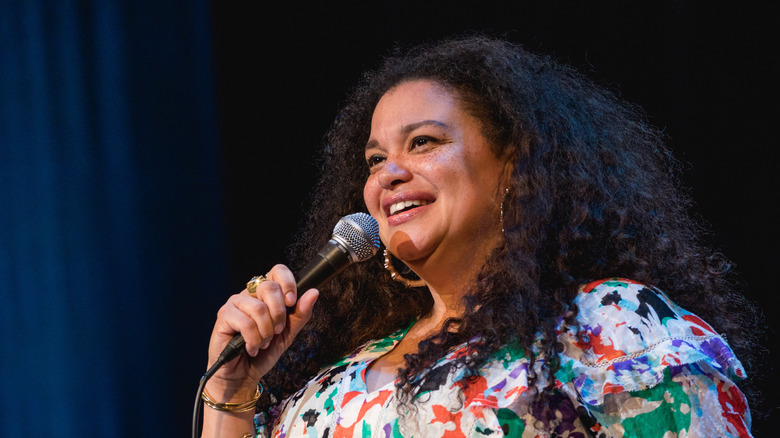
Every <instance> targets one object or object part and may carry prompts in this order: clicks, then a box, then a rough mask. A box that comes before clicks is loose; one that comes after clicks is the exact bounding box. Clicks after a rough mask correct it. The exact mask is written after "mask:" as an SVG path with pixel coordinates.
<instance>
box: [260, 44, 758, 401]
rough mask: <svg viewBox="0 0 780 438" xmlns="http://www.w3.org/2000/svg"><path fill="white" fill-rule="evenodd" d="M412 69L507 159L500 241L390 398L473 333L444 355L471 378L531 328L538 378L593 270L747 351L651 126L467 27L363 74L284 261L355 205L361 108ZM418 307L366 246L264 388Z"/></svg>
mask: <svg viewBox="0 0 780 438" xmlns="http://www.w3.org/2000/svg"><path fill="white" fill-rule="evenodd" d="M416 79H426V80H432V81H435V82H436V83H438V84H440V85H442V86H444V87H446V88H448V89H449V90H452V91H453V92H454V93H455V94H456V95H457V96H458V97H459V98H460V100H461V102H462V103H463V105H464V109H465V110H466V111H468V112H469V113H470V114H472V115H474V116H475V117H476V118H477V119H478V120H479V121H480V123H481V125H482V126H481V128H482V129H483V133H484V134H485V136H486V137H487V139H488V140H489V141H490V143H491V145H492V147H493V148H494V152H495V153H496V155H497V156H499V157H506V159H507V160H510V161H511V162H512V164H513V166H512V169H513V170H512V175H511V188H510V192H509V195H508V197H507V198H506V199H505V200H504V212H505V214H504V215H503V221H504V224H503V225H504V235H505V239H504V243H503V244H502V245H501V246H500V247H499V248H496V249H495V250H494V251H493V254H491V257H489V259H488V260H489V261H488V262H487V263H486V264H485V265H484V266H483V267H482V270H481V272H480V273H479V275H478V278H477V279H475V282H474V284H473V285H471V286H470V288H469V290H468V294H467V295H466V296H465V298H464V304H465V309H466V310H465V313H464V314H463V315H462V316H460V317H459V318H457V319H451V320H449V321H448V322H447V323H446V324H445V325H444V327H443V328H442V329H441V331H440V332H439V333H438V334H436V335H435V336H432V337H431V338H429V339H427V340H425V341H423V342H422V343H420V345H419V351H418V353H417V354H413V355H407V357H406V367H405V368H404V369H402V370H399V377H400V380H399V383H398V391H399V395H400V396H402V400H407V401H408V400H412V399H413V396H414V394H415V393H416V391H417V390H418V389H419V388H420V385H423V384H424V383H425V379H424V378H422V379H415V377H416V376H420V375H421V374H420V373H421V371H423V370H425V368H426V367H427V366H429V365H430V364H431V363H433V362H435V361H436V360H437V359H439V358H441V357H442V356H444V355H445V354H446V352H447V351H448V350H449V349H451V348H452V347H453V346H456V345H460V344H463V343H465V342H468V341H469V340H471V339H474V338H475V337H477V336H479V337H480V338H481V339H484V340H485V342H484V343H472V345H471V346H470V348H471V354H469V355H464V357H463V358H462V359H461V362H459V363H457V364H455V365H454V366H459V367H464V368H465V370H466V371H467V372H468V373H471V374H472V375H475V374H476V373H477V372H478V370H479V368H480V366H481V365H483V364H484V362H485V361H486V360H487V359H488V358H489V357H490V355H491V354H492V353H494V352H496V351H497V350H498V349H500V348H501V347H502V346H505V345H506V344H508V343H510V342H518V343H519V344H520V345H521V346H523V347H524V349H525V350H526V351H531V345H532V344H533V343H534V342H535V341H536V340H537V339H539V337H541V343H540V345H541V349H540V350H539V353H538V355H540V357H547V358H550V360H545V361H544V365H543V366H544V368H543V370H544V372H546V373H548V377H550V376H552V373H554V372H555V370H556V368H557V363H556V361H555V360H554V358H555V357H557V353H558V352H559V351H560V349H561V346H560V344H559V343H558V342H557V341H556V334H555V326H556V324H557V323H559V321H561V319H562V318H564V320H565V321H567V322H568V323H571V324H573V323H574V316H575V315H576V311H577V309H576V307H575V306H573V299H574V298H575V296H576V294H577V291H578V289H579V287H580V286H581V285H583V284H585V283H588V282H590V281H593V280H598V279H602V278H608V277H617V276H619V277H626V278H631V279H633V280H636V281H640V282H643V283H645V284H648V285H653V286H656V287H658V288H660V289H661V290H663V291H665V292H666V293H667V294H668V295H669V296H670V297H671V298H672V299H673V300H674V301H675V302H677V303H678V304H680V305H681V306H683V307H684V308H686V309H688V310H690V311H692V312H694V313H696V314H698V315H699V316H701V317H703V318H705V319H706V320H708V322H710V323H711V325H712V326H714V327H715V328H716V329H717V330H718V331H720V332H721V333H724V334H725V335H727V337H728V340H729V342H730V344H731V346H732V347H733V348H735V350H736V351H737V353H738V354H739V355H740V356H741V357H742V359H743V361H746V360H749V353H750V345H751V342H752V341H751V337H750V334H749V331H748V330H746V328H745V326H744V325H743V324H744V322H743V321H746V319H745V318H739V317H735V315H745V314H751V313H754V310H753V307H752V306H751V304H750V303H749V302H748V301H747V300H746V299H745V298H744V297H743V296H742V295H741V294H739V293H738V292H736V290H735V288H734V286H733V282H732V280H731V279H730V262H729V261H728V260H727V259H726V258H725V257H724V256H723V255H722V254H720V253H719V252H717V251H715V250H712V249H710V248H709V247H708V246H707V245H706V243H705V237H706V235H707V229H706V227H705V226H703V225H702V224H701V223H700V222H699V221H697V220H694V219H693V218H692V216H691V215H690V213H689V211H690V207H691V202H690V199H689V198H688V196H687V194H686V191H685V190H684V189H683V188H682V187H681V184H680V180H679V176H680V166H679V163H678V162H677V161H676V160H675V159H674V158H673V157H672V155H671V152H670V150H669V149H668V147H667V146H666V145H665V139H664V137H663V135H662V134H661V133H660V131H659V130H658V129H656V128H654V127H652V126H651V125H650V124H649V123H648V122H647V117H646V115H645V114H644V113H643V111H642V110H641V109H640V108H638V107H637V106H635V105H631V104H629V103H627V102H625V101H623V100H622V99H621V98H620V96H619V95H618V94H617V93H614V92H613V91H611V90H609V89H608V88H607V87H603V86H600V85H598V84H596V83H595V82H594V81H592V80H590V79H588V78H586V77H585V76H583V75H582V74H580V73H579V72H577V71H576V70H575V69H573V68H571V67H569V66H566V65H564V64H561V63H558V62H556V61H555V60H554V59H553V58H551V57H549V56H545V55H539V54H535V53H532V52H530V51H528V50H526V49H524V48H522V47H520V46H518V45H516V44H513V43H510V42H508V41H505V40H501V39H494V38H491V37H487V36H480V35H477V36H474V35H470V36H464V37H458V38H452V39H448V40H445V41H441V42H430V43H425V44H422V45H419V46H416V47H414V48H411V49H409V50H406V51H402V50H400V49H395V50H394V52H393V53H391V54H390V55H389V56H388V57H386V58H385V59H384V61H383V63H382V64H381V65H380V66H379V67H378V68H377V69H376V70H374V71H372V72H369V73H367V74H365V76H363V77H362V79H361V81H360V83H359V84H358V86H357V87H356V88H355V89H354V90H352V92H351V95H350V97H349V98H348V100H347V102H346V104H345V105H344V107H343V109H342V110H341V111H340V112H339V113H338V116H337V118H336V120H335V122H334V123H333V125H332V127H331V129H330V131H329V133H328V135H327V136H326V138H325V140H326V141H325V142H324V145H323V149H322V155H321V157H320V160H321V161H319V163H318V164H319V167H320V168H321V170H322V173H321V178H320V180H319V183H318V185H317V186H316V188H315V190H314V192H313V197H312V199H311V210H310V214H309V216H308V223H307V224H306V225H305V231H304V233H302V237H301V239H300V241H299V242H298V243H297V244H296V245H294V246H293V248H292V253H291V259H292V260H308V259H309V258H310V257H311V256H312V255H313V254H314V253H315V252H316V251H317V250H318V249H319V246H320V245H321V242H323V241H326V240H327V239H328V238H329V236H330V232H331V230H332V229H333V225H334V224H335V223H336V222H337V221H338V220H339V218H341V217H342V216H344V215H347V214H350V213H353V212H355V211H365V209H366V206H365V205H364V201H363V196H362V190H363V185H364V183H365V180H366V178H367V177H368V167H367V166H366V163H365V159H364V147H365V144H366V142H367V140H368V137H369V131H370V124H371V117H372V114H373V110H374V107H375V106H376V104H377V102H378V101H379V99H380V98H381V97H382V95H383V94H385V93H386V92H387V91H388V90H390V89H392V88H393V87H395V86H397V85H399V84H400V83H403V82H405V81H411V80H416ZM431 306H432V299H431V297H430V294H429V293H428V291H427V290H425V289H424V288H418V289H409V288H406V287H404V286H403V285H402V284H400V283H397V282H393V281H391V280H390V277H389V275H388V273H387V272H386V271H385V270H384V268H383V265H382V260H380V258H379V257H375V258H374V259H372V260H370V261H368V262H365V263H362V264H358V265H356V266H354V267H352V268H350V269H349V270H347V271H346V272H345V273H344V274H343V275H342V276H340V277H339V278H338V279H336V280H334V281H333V282H332V283H330V284H329V285H327V286H325V287H323V288H322V290H321V295H320V299H319V301H318V303H317V306H316V309H315V313H314V316H313V317H312V320H311V322H310V323H309V325H308V327H307V328H306V329H304V331H303V332H302V333H301V334H300V335H299V337H298V338H297V340H296V342H295V344H294V345H293V347H291V348H290V349H289V350H288V351H287V352H286V353H285V355H284V356H283V357H282V359H281V360H280V361H279V363H278V364H277V366H276V368H275V369H274V370H273V371H272V372H271V373H269V374H268V375H267V376H266V377H265V379H264V380H265V387H266V388H268V389H269V393H272V394H274V395H275V396H276V399H277V400H279V399H281V397H285V396H287V395H289V394H291V393H293V392H295V391H296V390H297V389H299V388H300V387H301V386H303V385H304V384H305V383H306V382H307V381H308V379H309V378H310V377H311V376H312V375H314V374H315V373H316V372H317V371H318V369H319V368H320V367H322V366H324V365H327V364H328V363H331V362H333V361H335V360H337V359H338V358H339V357H342V356H343V355H345V354H348V353H349V352H351V351H352V350H354V349H355V348H356V347H358V346H359V345H360V344H362V343H364V342H365V341H367V340H370V339H375V338H379V337H384V336H387V335H388V334H390V333H392V332H394V331H396V330H398V329H399V328H401V327H403V326H405V325H407V324H409V323H410V322H411V321H413V320H415V319H416V318H419V317H420V316H423V315H425V314H426V313H427V312H429V311H430V309H431ZM379 312H381V317H377V316H378V314H379ZM750 317H751V315H749V318H748V320H752V319H750ZM532 360H533V358H532ZM548 381H549V382H552V379H548Z"/></svg>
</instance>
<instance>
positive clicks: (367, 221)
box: [333, 213, 380, 262]
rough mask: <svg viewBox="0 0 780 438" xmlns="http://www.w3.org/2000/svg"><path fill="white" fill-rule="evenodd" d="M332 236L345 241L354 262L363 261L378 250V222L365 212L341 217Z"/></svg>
mask: <svg viewBox="0 0 780 438" xmlns="http://www.w3.org/2000/svg"><path fill="white" fill-rule="evenodd" d="M333 236H334V237H340V238H341V239H342V240H343V241H344V242H346V245H347V249H348V250H349V252H350V254H351V255H352V257H353V259H354V260H353V261H355V262H364V261H366V260H368V259H370V258H371V257H373V256H374V254H376V252H377V251H378V250H379V244H380V243H379V224H377V223H376V219H374V218H373V217H371V215H368V214H366V213H352V214H350V215H347V216H344V217H343V218H341V219H340V220H339V221H338V223H337V224H336V227H335V228H333Z"/></svg>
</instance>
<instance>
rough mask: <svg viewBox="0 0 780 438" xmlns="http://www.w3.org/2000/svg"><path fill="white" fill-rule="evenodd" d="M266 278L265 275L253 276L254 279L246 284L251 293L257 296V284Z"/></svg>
mask: <svg viewBox="0 0 780 438" xmlns="http://www.w3.org/2000/svg"><path fill="white" fill-rule="evenodd" d="M265 280H266V278H265V275H258V276H255V277H252V279H251V280H249V282H248V283H247V284H246V290H248V291H249V295H252V296H255V293H257V285H258V284H260V283H262V282H264V281H265Z"/></svg>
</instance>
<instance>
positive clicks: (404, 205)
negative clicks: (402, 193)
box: [390, 200, 430, 216]
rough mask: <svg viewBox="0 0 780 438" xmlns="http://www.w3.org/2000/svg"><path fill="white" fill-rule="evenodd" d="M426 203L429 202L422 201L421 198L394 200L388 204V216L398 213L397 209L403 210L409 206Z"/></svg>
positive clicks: (418, 205)
mask: <svg viewBox="0 0 780 438" xmlns="http://www.w3.org/2000/svg"><path fill="white" fill-rule="evenodd" d="M428 204H430V202H429V201H422V200H416V201H401V202H396V203H395V204H393V205H391V206H390V216H392V215H394V214H396V213H398V212H399V211H402V210H405V209H407V208H409V207H420V206H423V205H428Z"/></svg>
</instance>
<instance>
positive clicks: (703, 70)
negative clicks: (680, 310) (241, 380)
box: [0, 0, 780, 438]
mask: <svg viewBox="0 0 780 438" xmlns="http://www.w3.org/2000/svg"><path fill="white" fill-rule="evenodd" d="M278 3H279V4H273V5H272V4H269V3H267V2H231V1H213V2H208V1H207V0H190V1H175V0H156V1H151V0H140V1H121V0H101V1H97V0H91V1H90V0H87V1H75V0H59V1H51V0H50V1H44V0H25V1H17V0H0V327H1V328H2V330H1V331H0V389H2V391H1V392H0V437H14V438H16V437H19V436H25V437H28V436H32V437H44V436H46V437H48V436H57V437H61V438H71V437H74V438H75V437H85V436H86V437H93V436H94V437H138V436H144V437H147V436H150V437H172V436H188V434H189V433H190V416H191V413H192V404H193V401H194V398H195V395H196V394H195V391H196V389H197V382H198V379H199V377H200V375H201V374H202V373H203V371H204V370H205V366H206V345H207V342H208V337H209V333H210V331H211V327H212V325H213V321H214V318H215V315H216V312H217V310H218V308H219V306H220V305H221V304H222V303H223V302H224V301H225V300H226V298H227V297H228V295H229V294H231V293H235V292H238V291H240V290H241V289H242V288H243V287H244V283H245V282H246V281H247V280H248V279H249V278H250V277H251V276H253V275H257V274H261V273H263V272H266V271H267V270H268V269H269V268H270V267H271V266H272V265H273V263H276V262H285V261H287V259H286V257H285V252H284V249H285V247H286V246H287V244H289V242H290V241H291V238H292V236H293V235H294V234H295V232H296V230H297V229H298V225H299V221H300V220H301V219H303V217H304V215H305V214H304V208H305V205H306V194H307V193H308V192H309V190H310V188H311V184H312V182H313V181H314V177H315V173H316V166H315V159H314V153H315V149H316V147H317V146H318V145H319V144H320V142H321V138H322V135H323V133H324V132H325V130H326V129H327V128H328V125H329V124H330V122H331V121H332V120H333V117H334V115H335V112H336V109H337V108H338V106H339V105H340V104H341V102H342V101H343V98H344V96H345V94H346V92H347V91H348V89H349V88H350V87H351V86H352V85H353V84H354V83H355V81H356V80H357V79H358V78H359V75H360V72H361V71H362V70H363V69H365V68H368V67H372V66H374V65H376V63H377V62H378V61H379V59H380V57H381V56H382V55H383V54H385V53H387V52H388V51H389V50H391V48H392V47H393V45H394V44H395V43H396V42H400V43H401V44H409V43H413V42H416V41H421V40H424V39H427V38H437V37H442V36H446V35H452V34H459V33H462V32H464V31H469V30H479V31H488V32H495V33H499V34H502V35H505V36H506V37H508V38H510V39H513V40H514V41H516V42H520V43H523V44H524V45H525V46H526V47H528V48H530V49H532V50H537V51H541V52H545V53H549V54H551V55H553V56H555V57H557V58H559V59H561V60H562V61H564V62H568V63H570V64H572V65H574V66H575V67H576V68H578V69H580V70H582V71H584V72H585V73H587V74H589V75H590V76H592V77H593V78H595V79H596V80H597V81H599V82H602V83H605V84H607V85H608V86H610V87H612V88H614V89H615V90H616V91H617V92H619V93H620V94H622V95H623V96H624V97H625V98H627V99H628V100H630V101H632V102H635V103H638V104H640V105H642V106H643V107H644V108H645V109H646V110H647V113H648V114H649V117H650V118H651V121H652V122H653V123H655V124H656V125H657V126H659V127H660V128H662V129H664V132H665V133H666V134H668V135H669V139H670V142H671V145H672V147H673V148H674V150H675V152H676V153H677V155H678V157H679V158H681V159H683V160H684V161H685V162H686V163H687V164H686V172H685V175H684V177H685V181H684V182H685V183H687V184H689V185H690V186H691V187H692V190H691V193H692V195H693V198H694V199H695V201H696V205H695V208H696V211H695V212H696V213H697V214H701V215H702V216H703V217H704V218H705V219H706V220H707V221H709V223H710V224H711V228H712V231H713V232H714V236H715V237H713V239H712V240H713V243H714V244H715V245H716V246H718V247H719V248H722V249H723V251H724V252H725V253H726V254H727V255H728V256H729V257H731V258H732V259H733V260H734V261H735V262H736V266H737V270H738V272H739V274H740V278H741V280H742V281H743V282H744V287H745V291H746V293H747V294H748V296H749V297H750V298H751V299H753V300H755V301H756V302H757V303H758V304H759V305H761V306H762V307H763V308H765V309H774V304H773V303H774V300H775V298H774V295H776V293H775V289H776V288H777V287H776V285H775V283H776V281H775V280H774V278H773V276H774V275H775V271H776V270H777V265H778V257H777V255H776V253H777V245H778V239H777V231H776V229H777V226H776V225H775V223H776V219H777V217H778V216H780V211H778V205H779V204H780V203H778V202H777V196H776V194H775V191H776V188H775V187H776V185H777V184H776V182H775V181H774V180H775V176H774V175H775V174H776V169H775V168H776V161H777V160H776V159H775V158H774V156H773V151H774V149H776V148H777V140H776V138H777V135H776V133H775V132H774V131H775V130H776V129H775V127H776V125H777V120H776V119H777V110H776V109H775V107H776V97H777V96H776V91H777V86H776V85H774V84H775V82H776V78H777V77H778V76H780V75H778V73H777V67H775V66H774V64H775V63H773V62H771V61H772V58H775V57H776V52H777V49H776V47H777V42H778V39H777V38H774V37H773V36H774V29H776V28H777V22H778V20H777V17H776V15H773V14H772V12H773V11H770V10H768V8H764V7H760V8H759V7H757V6H755V5H752V4H751V2H740V3H739V4H737V3H734V2H732V3H730V4H727V5H725V6H724V5H716V4H712V3H707V4H706V5H703V4H702V2H695V1H687V0H659V1H655V2H588V1H576V2H562V1H547V0H544V1H541V0H539V1H524V0H516V1H512V2H509V1H500V2H486V1H484V0H474V1H460V2H451V1H433V0H429V1H415V2H404V1H398V0H382V1H373V2H366V1H360V2H353V3H354V4H349V3H350V2H338V5H336V4H334V3H336V2H286V3H285V2H278ZM773 93H775V94H773ZM766 312H767V314H768V315H767V321H766V323H768V324H769V326H770V329H769V330H768V331H765V332H763V333H764V336H765V338H766V342H765V345H766V346H767V347H768V348H770V351H769V353H768V354H767V355H766V356H765V360H763V363H762V365H763V366H762V367H759V368H755V369H754V370H755V371H756V373H757V377H756V381H757V383H758V385H759V386H762V387H763V388H764V389H765V391H766V392H765V397H766V400H765V401H764V402H763V403H758V404H756V405H755V407H756V408H759V409H758V410H759V411H760V412H762V414H763V416H762V417H760V418H758V419H757V421H756V436H772V435H774V434H776V431H777V427H780V426H777V425H776V424H777V417H780V415H778V414H780V411H778V409H779V408H778V406H779V405H780V403H778V402H777V395H776V394H777V393H778V392H780V386H779V385H778V383H777V379H775V378H774V375H775V374H777V373H776V372H775V365H774V363H775V362H776V361H777V360H780V357H778V354H777V352H775V351H773V350H771V348H773V347H775V346H776V344H777V343H778V337H777V335H776V330H777V327H778V325H777V321H778V318H775V317H774V316H773V315H772V312H773V310H767V311H766ZM756 324H759V323H758V322H756Z"/></svg>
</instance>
